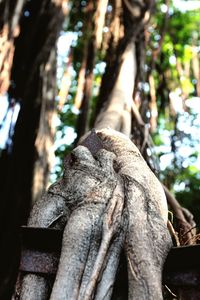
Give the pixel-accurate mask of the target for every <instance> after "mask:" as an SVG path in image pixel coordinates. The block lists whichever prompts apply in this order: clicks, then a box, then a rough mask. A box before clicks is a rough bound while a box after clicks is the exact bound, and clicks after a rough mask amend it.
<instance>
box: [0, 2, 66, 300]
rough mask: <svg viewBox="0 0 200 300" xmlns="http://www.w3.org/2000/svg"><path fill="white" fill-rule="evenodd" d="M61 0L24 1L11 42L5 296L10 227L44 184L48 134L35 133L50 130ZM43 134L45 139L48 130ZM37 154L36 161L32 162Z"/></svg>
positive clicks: (12, 265) (4, 292) (6, 293)
mask: <svg viewBox="0 0 200 300" xmlns="http://www.w3.org/2000/svg"><path fill="white" fill-rule="evenodd" d="M66 2H67V1H53V0H52V1H50V0H43V1H40V0H36V1H29V2H26V5H25V7H24V10H23V13H22V15H21V18H20V22H19V24H20V34H19V36H18V38H17V39H16V40H15V43H14V48H15V53H14V58H13V64H12V74H11V82H12V84H11V85H10V88H9V91H8V93H9V97H10V98H14V99H15V101H17V102H19V103H20V105H21V110H20V113H19V117H18V120H17V124H16V127H15V134H14V138H13V147H12V152H11V153H10V152H8V151H7V150H4V151H3V154H2V155H1V157H0V182H1V203H0V214H1V215H0V243H1V249H0V264H1V275H0V282H1V286H0V298H1V299H9V297H10V295H11V293H12V283H13V277H14V276H15V275H14V274H15V271H16V259H17V253H18V252H17V247H16V239H17V238H16V234H17V232H16V231H17V229H16V228H17V226H18V224H20V223H24V222H26V219H27V213H28V211H29V207H30V205H31V202H32V200H33V193H32V192H33V189H34V197H35V198H37V196H39V195H40V194H41V191H42V190H43V189H44V187H43V184H44V185H46V182H45V180H46V179H45V178H46V174H47V173H48V170H49V166H48V162H47V160H48V159H43V158H42V157H41V156H42V155H44V154H45V153H42V152H43V150H45V151H47V143H48V140H45V141H44V142H43V144H41V137H42V135H43V134H46V135H49V131H51V115H52V114H53V111H54V99H55V98H54V96H55V84H56V77H55V68H56V63H55V62H56V61H55V43H56V40H57V37H58V33H59V31H60V29H61V26H62V22H63V20H64V16H65V13H66V10H65V7H64V6H63V4H64V3H65V4H66ZM24 12H25V13H24ZM47 90H48V92H47ZM44 116H45V118H44ZM48 138H49V140H50V144H51V143H52V134H51V136H49V137H48ZM36 141H37V143H36V144H35V142H36ZM38 141H40V142H38ZM48 147H49V146H48ZM42 159H43V161H42V165H41V166H39V167H38V165H39V164H40V163H41V160H42ZM37 160H38V162H37V164H36V165H35V163H36V161H37ZM39 161H40V163H39ZM41 167H42V168H43V169H44V171H43V174H41V177H40V180H41V181H42V183H43V184H42V185H40V187H39V188H38V190H37V191H36V190H35V189H36V187H35V186H34V187H33V178H34V177H35V176H37V175H38V174H39V172H40V173H41V169H40V171H38V168H41ZM36 194H38V195H36Z"/></svg>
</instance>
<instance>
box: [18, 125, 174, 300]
mask: <svg viewBox="0 0 200 300" xmlns="http://www.w3.org/2000/svg"><path fill="white" fill-rule="evenodd" d="M97 134H98V136H99V138H100V139H101V140H102V142H103V146H104V148H105V150H104V149H102V150H100V151H99V152H98V153H97V154H96V155H95V157H93V156H92V154H91V153H90V151H89V150H88V149H87V148H85V147H84V146H78V147H77V148H75V149H74V150H73V151H72V159H71V162H70V164H68V166H67V169H66V170H65V172H64V175H63V177H62V178H61V179H60V180H59V181H58V182H57V183H55V184H54V185H53V186H51V187H50V189H49V190H48V192H47V194H46V196H45V197H44V199H43V200H41V201H39V202H37V203H36V204H35V206H34V207H33V210H32V213H31V216H30V219H29V226H40V227H49V226H51V227H52V226H53V227H57V228H64V233H63V243H62V251H61V257H60V263H59V267H58V271H57V275H56V279H55V283H54V286H53V290H52V293H51V296H50V299H51V300H54V299H63V300H64V299H65V300H66V299H70V300H71V299H81V300H82V299H84V300H86V299H111V296H112V290H113V285H114V281H115V276H116V271H117V268H118V264H119V257H120V252H121V250H122V248H124V249H125V253H126V257H127V265H128V282H129V284H128V285H129V299H162V288H161V287H162V285H161V278H162V267H163V263H164V260H165V258H166V255H167V253H168V251H169V249H170V247H171V239H170V236H169V233H168V230H167V225H166V224H167V214H168V210H167V203H166V198H165V195H164V191H163V189H162V186H161V185H160V183H159V181H158V180H157V179H156V177H155V175H154V174H153V173H152V172H151V171H150V169H149V168H148V166H147V164H146V162H145V161H144V160H143V158H142V156H141V154H140V153H139V151H138V149H137V147H136V146H135V145H134V144H133V143H132V142H131V141H130V140H129V139H128V138H127V137H126V136H125V135H123V134H121V133H118V132H116V131H114V130H112V129H103V130H100V131H98V133H97ZM35 286H37V289H38V290H40V291H41V296H39V295H38V294H37V300H40V299H48V297H49V294H48V293H49V292H47V287H48V282H47V280H46V281H44V280H43V281H42V280H41V278H40V277H38V276H33V275H26V276H25V278H24V281H23V286H22V293H21V298H20V299H22V300H25V299H26V300H32V299H36V298H34V297H35V296H34V297H32V296H31V295H35V293H34V292H33V290H34V287H35ZM30 290H31V292H30ZM42 291H43V292H42ZM44 291H46V292H44ZM44 295H45V296H44Z"/></svg>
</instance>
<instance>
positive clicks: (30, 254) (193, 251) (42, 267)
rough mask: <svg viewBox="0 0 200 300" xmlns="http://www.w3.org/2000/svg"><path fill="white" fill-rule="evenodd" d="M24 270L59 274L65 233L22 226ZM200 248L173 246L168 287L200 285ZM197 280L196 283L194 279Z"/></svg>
mask: <svg viewBox="0 0 200 300" xmlns="http://www.w3.org/2000/svg"><path fill="white" fill-rule="evenodd" d="M21 243H22V256H21V263H20V271H22V272H33V273H44V274H55V273H56V270H57V265H58V261H59V256H60V249H61V245H62V231H60V230H57V229H50V228H35V227H34V228H33V227H26V226H23V227H21ZM199 257H200V245H193V246H184V247H173V248H172V249H171V251H170V252H169V255H168V257H167V260H166V262H165V266H164V272H163V274H164V275H163V279H164V282H166V284H170V285H172V284H174V283H175V281H176V283H177V284H178V285H187V283H188V285H190V286H197V285H199V286H200V259H199ZM194 278H196V279H195V281H194V280H193V279H194Z"/></svg>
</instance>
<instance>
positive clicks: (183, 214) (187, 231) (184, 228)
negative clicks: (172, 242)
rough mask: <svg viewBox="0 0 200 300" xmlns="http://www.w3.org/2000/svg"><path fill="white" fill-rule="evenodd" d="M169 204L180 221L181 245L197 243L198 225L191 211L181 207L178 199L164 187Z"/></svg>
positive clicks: (179, 235) (179, 234)
mask: <svg viewBox="0 0 200 300" xmlns="http://www.w3.org/2000/svg"><path fill="white" fill-rule="evenodd" d="M163 188H164V191H165V195H166V198H167V202H168V204H169V206H170V208H171V210H172V211H173V214H174V216H175V217H176V219H177V221H178V229H177V231H178V237H179V243H180V245H192V244H194V243H195V238H194V237H195V235H196V223H195V222H194V217H193V215H192V213H191V212H189V210H187V209H186V208H184V207H182V206H180V204H179V203H178V201H177V200H176V198H175V197H174V196H173V195H172V194H171V193H170V191H169V190H168V188H167V187H166V186H164V185H163Z"/></svg>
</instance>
